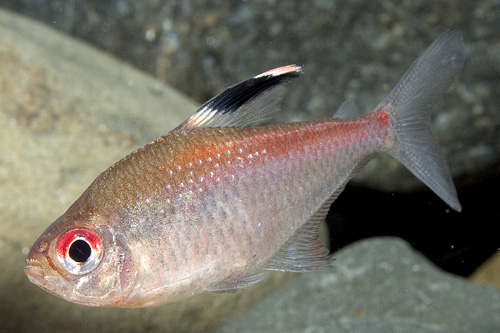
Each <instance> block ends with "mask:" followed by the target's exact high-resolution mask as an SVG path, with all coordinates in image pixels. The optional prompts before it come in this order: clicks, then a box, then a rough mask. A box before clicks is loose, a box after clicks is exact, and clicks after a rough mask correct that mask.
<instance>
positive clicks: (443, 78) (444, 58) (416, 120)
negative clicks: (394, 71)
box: [377, 30, 465, 211]
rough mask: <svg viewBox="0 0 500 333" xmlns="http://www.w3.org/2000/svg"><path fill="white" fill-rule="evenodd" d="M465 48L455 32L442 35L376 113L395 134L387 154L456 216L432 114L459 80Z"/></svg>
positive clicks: (455, 200)
mask: <svg viewBox="0 0 500 333" xmlns="http://www.w3.org/2000/svg"><path fill="white" fill-rule="evenodd" d="M463 49H464V45H463V39H462V35H461V34H460V32H458V31H453V30H452V31H449V32H447V33H445V34H443V35H441V36H440V37H439V38H438V39H436V40H435V41H434V43H432V45H431V46H429V48H428V49H427V50H426V51H425V52H424V53H423V54H422V55H421V56H420V57H419V58H418V59H417V60H416V61H415V62H414V63H413V65H412V66H411V67H410V69H409V70H408V71H407V72H406V73H405V75H404V76H403V77H402V78H401V80H400V81H399V82H398V84H397V85H396V86H395V87H394V89H393V90H392V91H391V92H390V93H389V95H388V96H387V97H386V98H385V99H384V100H383V101H382V102H381V103H380V105H379V106H378V108H377V109H378V110H382V109H383V110H387V111H388V112H389V114H390V116H391V120H392V124H393V126H394V127H393V128H394V132H393V133H395V134H394V135H395V140H394V145H393V146H392V148H391V149H390V150H389V153H390V154H391V155H392V156H393V157H395V158H396V159H397V160H399V161H400V162H401V163H402V164H403V165H405V166H406V167H407V168H408V169H409V170H410V171H411V172H412V173H413V174H414V175H415V176H416V177H417V178H419V179H420V180H421V181H422V182H423V183H424V184H426V185H427V186H428V187H429V188H430V189H431V190H433V191H434V192H435V193H436V194H437V195H438V196H439V197H440V198H441V199H442V200H443V201H445V202H446V203H447V204H448V205H449V206H450V207H451V208H453V209H454V210H456V211H461V205H460V202H459V201H458V197H457V192H456V189H455V186H454V184H453V180H452V178H451V175H450V171H449V170H448V166H447V165H446V161H445V159H444V158H443V156H442V155H441V153H440V148H439V146H438V145H437V143H436V141H435V140H434V138H433V135H432V133H431V128H430V111H431V110H432V106H433V105H434V104H435V103H436V102H437V100H438V98H439V96H440V95H442V94H443V93H445V92H446V90H447V89H448V88H449V86H450V85H451V83H452V82H453V81H454V80H455V79H456V77H457V76H458V75H459V74H460V72H461V70H462V67H463V63H464V59H465V57H464V52H463Z"/></svg>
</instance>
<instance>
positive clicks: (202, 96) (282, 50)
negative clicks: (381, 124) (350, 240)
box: [2, 0, 500, 191]
mask: <svg viewBox="0 0 500 333" xmlns="http://www.w3.org/2000/svg"><path fill="white" fill-rule="evenodd" d="M2 5H3V6H6V7H7V8H11V9H13V10H16V11H18V12H20V13H23V14H26V15H30V16H32V17H34V18H36V19H38V20H42V21H44V22H47V23H48V24H51V25H53V26H54V27H57V28H59V29H61V30H63V31H65V32H67V33H69V34H71V35H73V36H76V37H78V38H81V39H83V40H86V41H88V42H89V43H91V44H93V45H95V46H97V47H100V48H102V49H104V50H106V51H107V52H109V53H112V54H114V55H116V56H118V57H120V58H122V59H124V60H126V61H128V62H129V63H131V64H133V65H134V66H136V67H138V68H141V69H144V70H146V71H147V72H149V73H152V74H155V75H156V76H158V77H159V78H161V79H162V80H165V81H166V82H168V83H169V84H171V85H172V86H174V87H176V88H178V89H180V90H181V91H183V92H185V93H186V94H188V95H189V96H192V97H193V98H195V99H196V100H197V101H198V102H203V101H205V100H207V99H208V98H210V97H212V96H213V95H215V94H216V93H218V92H220V91H221V90H222V89H224V88H225V87H227V86H228V85H232V84H234V83H236V82H238V81H240V80H243V79H245V78H247V77H250V76H253V75H255V74H257V73H260V72H263V71H265V70H268V69H270V68H273V67H278V66H282V65H284V64H288V63H297V64H301V65H304V69H305V74H304V76H303V77H302V79H301V80H300V81H299V82H298V83H295V84H293V85H290V89H289V94H288V96H286V97H285V98H284V107H283V110H284V112H283V113H282V115H281V118H280V119H279V121H291V120H303V119H311V118H324V117H330V116H331V115H332V114H333V112H334V110H335V109H336V108H337V107H338V106H339V105H340V104H341V103H342V102H343V101H344V100H345V99H353V100H355V101H356V103H358V104H359V106H360V107H361V109H362V110H366V111H368V110H370V109H371V108H373V107H375V106H376V105H377V104H378V102H379V101H380V100H381V99H382V98H383V97H384V96H385V95H386V94H387V92H388V91H389V90H390V89H391V88H392V86H394V84H395V83H396V82H397V81H398V80H399V78H400V77H401V76H402V75H403V73H404V72H405V71H406V70H407V69H408V67H409V66H410V64H411V63H412V61H414V60H415V59H416V58H417V56H418V55H419V54H420V53H421V52H422V51H423V50H424V49H425V47H427V46H428V45H429V44H430V43H431V42H432V41H433V40H434V38H435V37H436V36H437V35H438V34H439V33H441V32H443V31H446V30H448V29H451V28H457V29H460V30H462V32H463V33H464V36H465V41H466V53H467V61H466V66H465V69H464V72H463V74H462V76H461V77H460V79H459V81H458V82H457V84H456V85H455V86H454V87H453V89H452V90H451V92H450V93H449V94H448V95H446V96H443V98H442V99H441V101H440V103H439V105H438V106H437V108H436V110H438V111H439V113H436V114H435V117H434V122H433V127H434V130H435V133H436V136H437V138H438V140H439V142H440V143H441V145H442V147H443V152H444V153H445V155H446V158H447V159H448V161H449V164H450V167H451V169H452V172H453V175H454V176H455V177H457V181H458V183H459V184H469V183H472V182H477V181H478V180H482V179H484V178H487V177H489V176H490V175H491V174H498V171H499V168H498V166H499V165H500V140H499V138H500V130H499V129H500V126H499V125H500V113H499V112H498V111H497V109H498V108H497V105H498V100H497V99H498V98H497V96H500V85H499V84H498V80H497V78H498V77H499V76H500V58H499V57H497V56H496V55H497V54H498V50H499V49H500V42H499V40H498V38H496V37H495V36H496V35H497V34H498V26H500V15H498V14H497V13H499V12H500V8H499V5H498V4H497V3H495V2H492V1H488V0H481V1H475V2H470V1H466V0H460V1H455V2H453V3H448V2H435V1H431V0H424V1H418V2H411V1H409V2H403V3H401V4H400V5H397V4H393V3H392V2H390V1H381V2H380V1H378V2H377V1H375V2H366V1H322V0H316V1H308V2H304V1H300V0H295V1H289V2H286V3H282V2H279V1H274V0H270V1H231V2H222V3H221V2H220V1H215V0H209V1H203V2H195V1H189V0H187V1H186V0H182V1H157V0H145V1H139V2H138V1H133V0H114V1H106V2H102V1H93V2H88V1H86V2H79V1H76V2H75V1H65V0H50V1H47V0H37V1H33V0H4V1H2ZM355 181H357V182H358V183H359V184H362V185H364V186H370V187H373V188H377V189H383V190H387V191H397V190H414V189H415V188H422V187H423V185H422V184H421V183H420V182H419V181H418V180H416V179H415V177H413V176H411V175H410V174H409V173H408V172H407V171H406V169H404V167H403V166H402V165H401V164H399V163H398V162H396V161H395V160H393V159H392V158H389V157H387V156H383V157H381V158H380V159H377V160H375V161H373V162H372V163H370V164H369V165H368V166H367V168H365V169H364V170H363V172H362V173H360V174H359V175H358V176H357V177H356V178H355Z"/></svg>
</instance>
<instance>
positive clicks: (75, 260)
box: [56, 229, 102, 275]
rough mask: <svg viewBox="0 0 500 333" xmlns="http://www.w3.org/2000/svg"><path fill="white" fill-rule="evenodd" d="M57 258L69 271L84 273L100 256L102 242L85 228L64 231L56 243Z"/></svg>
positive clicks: (94, 266)
mask: <svg viewBox="0 0 500 333" xmlns="http://www.w3.org/2000/svg"><path fill="white" fill-rule="evenodd" d="M56 252H57V259H58V261H59V263H60V264H61V265H62V266H63V267H64V268H65V269H66V270H67V271H69V272H70V273H72V274H76V275H82V274H86V273H88V272H90V271H92V270H93V269H95V268H96V267H97V266H98V265H99V263H100V261H101V258H102V242H101V239H100V238H99V236H98V235H97V234H96V233H95V232H93V231H91V230H87V229H74V230H70V231H68V232H66V233H65V234H64V235H62V237H61V238H60V239H59V242H58V243H57V248H56Z"/></svg>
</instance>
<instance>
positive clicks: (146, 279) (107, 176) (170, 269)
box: [25, 31, 464, 307]
mask: <svg viewBox="0 0 500 333" xmlns="http://www.w3.org/2000/svg"><path fill="white" fill-rule="evenodd" d="M463 62H464V55H463V41H462V37H461V35H460V33H458V32H456V31H451V32H448V33H445V34H444V35H442V36H441V37H439V38H438V39H437V40H436V41H435V42H434V43H433V44H432V45H431V46H430V47H429V48H428V49H427V50H426V51H425V52H424V53H423V54H422V55H421V56H420V57H419V58H418V59H417V60H416V61H415V62H414V63H413V65H412V66H411V68H410V69H409V70H408V72H407V73H406V74H405V75H404V76H403V78H402V79H401V80H400V81H399V83H398V84H397V85H396V87H395V88H394V89H393V90H392V91H391V92H390V93H389V95H388V96H387V97H386V98H385V99H384V100H383V101H382V102H381V103H380V104H379V105H378V106H377V107H376V108H375V109H374V110H373V111H372V112H370V113H368V114H366V115H363V116H360V117H354V114H353V111H352V110H353V108H352V107H351V106H349V105H350V104H349V103H347V104H343V106H341V107H340V109H339V111H338V112H337V113H336V114H335V115H334V117H333V118H332V119H324V120H315V121H306V122H297V123H288V124H281V125H269V126H254V127H249V125H251V124H254V122H255V121H256V120H258V119H260V118H261V117H262V116H266V115H268V114H269V113H270V112H271V111H272V110H273V109H275V106H276V105H275V104H276V101H277V100H279V98H277V97H276V96H277V92H276V88H278V87H279V86H281V84H282V83H284V82H286V81H289V80H291V79H292V78H295V77H297V76H299V74H300V73H301V68H300V67H298V66H295V65H289V66H285V67H281V68H277V69H274V70H270V71H268V72H265V73H263V74H260V75H257V76H255V77H253V78H251V79H249V80H247V81H244V82H242V83H239V84H237V85H235V86H232V87H230V88H228V89H227V90H226V91H224V92H222V93H221V94H220V95H218V96H216V97H214V98H212V99H211V100H209V101H208V102H206V103H205V104H203V105H202V106H201V107H200V109H199V110H198V111H197V112H196V113H195V114H194V115H193V116H191V117H190V118H189V119H187V120H186V121H185V122H184V123H182V124H181V125H179V126H178V127H177V128H175V129H174V130H172V131H171V132H169V133H167V134H165V135H164V136H162V137H160V138H158V139H157V140H155V141H153V142H151V143H149V144H147V145H145V146H144V147H142V148H140V149H138V150H137V151H135V152H133V153H131V154H130V155H128V156H126V157H124V158H123V159H121V160H120V161H118V162H116V163H115V164H114V165H112V166H111V167H110V168H108V169H107V170H105V171H104V172H103V173H102V174H101V175H99V176H98V177H97V178H96V179H95V180H94V182H93V183H92V184H91V185H90V186H89V188H88V189H87V190H86V191H85V192H84V193H83V194H82V195H81V197H80V198H79V199H78V200H77V201H76V202H75V203H74V204H73V205H72V206H71V207H70V208H69V209H68V210H67V211H66V213H64V214H63V215H62V216H61V217H59V218H58V219H57V220H56V221H55V222H54V223H52V224H51V225H50V226H49V227H48V228H47V229H46V230H45V231H44V232H43V233H42V234H41V236H40V237H39V238H38V239H37V240H36V241H35V242H34V244H33V245H32V247H31V250H30V252H29V255H28V261H27V266H26V268H25V273H26V275H27V276H28V278H29V279H30V281H31V282H33V283H35V284H36V285H38V286H39V287H41V288H43V289H45V290H47V291H48V292H50V293H53V294H54V295H56V296H59V297H61V298H64V299H66V300H68V301H71V302H75V303H80V304H85V305H93V306H122V307H136V306H149V305H155V304H161V303H166V302H172V301H176V300H180V299H183V298H186V297H188V296H192V295H195V294H199V293H203V292H210V291H226V290H236V289H240V288H245V287H247V286H248V285H250V284H252V283H255V282H257V281H259V280H260V279H261V276H262V274H261V272H262V271H263V270H266V269H269V270H281V271H299V272H303V271H310V270H314V269H318V268H323V267H329V266H330V265H331V257H330V255H329V254H328V251H327V250H326V249H325V248H323V246H322V245H321V242H320V241H319V239H318V228H319V225H320V223H321V221H323V220H324V218H325V216H326V214H327V211H328V209H329V207H330V205H331V203H332V202H333V201H334V200H335V199H336V198H337V196H338V195H339V194H340V193H341V192H342V190H343V188H344V186H345V185H346V183H347V182H348V181H349V180H350V179H351V178H352V177H353V175H354V174H355V173H356V171H358V170H359V169H360V168H361V167H362V166H363V165H364V164H365V163H366V162H367V161H368V160H370V159H371V158H373V157H374V156H375V155H376V154H377V153H378V152H388V153H389V154H391V155H392V156H394V157H395V158H396V159H397V160H399V161H400V162H401V163H403V164H404V165H405V166H406V167H407V168H408V169H409V170H410V171H411V172H412V173H413V174H414V175H415V176H416V177H418V178H419V179H420V180H421V181H422V182H424V183H425V184H426V185H427V186H428V187H429V188H430V189H432V190H433V191H434V192H435V193H436V194H437V195H438V196H439V197H441V199H442V200H444V201H445V202H446V203H447V204H448V205H449V206H450V207H451V208H453V209H454V210H457V211H460V209H461V206H460V203H459V201H458V198H457V194H456V190H455V187H454V185H453V182H452V179H451V176H450V173H449V171H448V168H447V166H446V163H445V161H444V159H443V157H442V156H441V154H440V152H439V147H438V146H437V144H436V143H435V142H434V140H433V138H432V134H431V131H430V124H429V123H430V110H431V107H432V105H433V104H434V103H435V102H436V101H437V99H438V97H439V96H440V95H441V94H443V93H444V92H445V91H446V90H447V89H448V87H449V85H450V84H451V83H452V82H453V81H454V79H455V78H456V77H457V76H458V75H459V73H460V71H461V69H462V66H463Z"/></svg>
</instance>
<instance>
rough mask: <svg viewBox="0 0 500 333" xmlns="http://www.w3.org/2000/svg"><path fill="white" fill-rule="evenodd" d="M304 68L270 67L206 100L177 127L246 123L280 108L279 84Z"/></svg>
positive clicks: (222, 125)
mask: <svg viewBox="0 0 500 333" xmlns="http://www.w3.org/2000/svg"><path fill="white" fill-rule="evenodd" d="M301 73H302V69H301V67H299V66H296V65H288V66H284V67H279V68H275V69H272V70H270V71H267V72H265V73H262V74H259V75H257V76H254V77H253V78H251V79H248V80H246V81H243V82H240V83H238V84H236V85H234V86H232V87H229V88H227V89H226V90H224V91H223V92H222V93H220V94H219V95H217V96H215V97H213V98H212V99H210V100H209V101H207V102H206V103H205V104H203V105H202V106H201V107H200V108H199V109H198V110H197V111H196V112H195V113H194V114H193V115H192V116H191V117H190V118H189V119H187V120H186V121H185V122H183V123H182V124H181V125H179V126H178V127H177V128H176V130H179V129H187V128H193V127H245V126H248V125H249V124H251V123H254V122H256V121H260V120H262V119H265V118H268V117H269V115H270V114H271V113H272V112H275V111H277V110H279V103H280V101H281V98H280V94H279V93H278V92H277V91H276V88H277V87H278V86H279V85H281V84H282V83H285V82H287V81H290V80H291V79H293V78H295V77H298V76H299V75H300V74H301Z"/></svg>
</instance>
